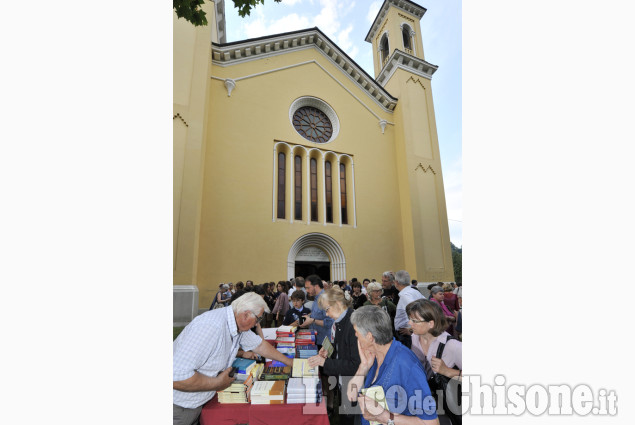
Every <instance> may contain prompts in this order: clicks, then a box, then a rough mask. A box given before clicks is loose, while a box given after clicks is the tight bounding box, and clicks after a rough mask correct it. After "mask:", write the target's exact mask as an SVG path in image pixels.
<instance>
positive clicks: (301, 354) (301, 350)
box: [295, 345, 318, 359]
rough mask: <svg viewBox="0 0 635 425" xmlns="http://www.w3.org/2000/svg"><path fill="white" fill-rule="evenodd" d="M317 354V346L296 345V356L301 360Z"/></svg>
mask: <svg viewBox="0 0 635 425" xmlns="http://www.w3.org/2000/svg"><path fill="white" fill-rule="evenodd" d="M317 353H318V350H317V345H296V347H295V356H296V357H297V358H299V359H308V358H309V357H312V356H315V355H317Z"/></svg>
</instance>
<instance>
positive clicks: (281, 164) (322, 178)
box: [274, 142, 354, 224]
mask: <svg viewBox="0 0 635 425" xmlns="http://www.w3.org/2000/svg"><path fill="white" fill-rule="evenodd" d="M275 155H276V156H275V170H276V173H275V177H274V178H275V180H276V181H275V182H274V183H275V184H274V187H275V194H274V199H275V202H274V205H275V212H274V217H275V218H277V219H284V220H289V221H306V222H320V223H324V224H326V223H333V224H351V223H350V217H349V216H352V215H353V214H354V212H353V213H352V214H351V211H350V209H349V204H351V202H354V200H353V201H351V200H350V199H349V197H350V196H351V195H350V194H349V193H348V192H349V186H350V182H349V181H350V179H351V178H352V173H353V170H352V165H353V162H352V158H351V157H350V156H349V155H342V154H336V153H334V152H331V151H322V150H320V149H315V148H314V149H311V150H310V151H308V150H306V149H305V148H304V147H302V146H299V145H298V146H293V145H289V144H286V143H282V142H279V143H278V144H276V148H275ZM353 196H354V194H353Z"/></svg>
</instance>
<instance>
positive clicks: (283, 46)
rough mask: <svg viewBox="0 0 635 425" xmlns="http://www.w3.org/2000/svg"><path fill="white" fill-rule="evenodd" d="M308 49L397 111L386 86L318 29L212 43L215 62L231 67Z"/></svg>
mask: <svg viewBox="0 0 635 425" xmlns="http://www.w3.org/2000/svg"><path fill="white" fill-rule="evenodd" d="M306 48H316V49H317V50H319V51H320V52H321V53H322V54H324V56H326V57H327V58H328V59H329V60H330V61H331V63H332V64H334V65H335V66H336V67H338V68H339V69H340V70H341V71H342V72H343V73H344V74H346V75H347V76H348V77H349V78H350V79H351V80H353V82H355V84H357V85H358V86H359V87H360V88H361V89H362V90H364V91H365V92H366V93H367V94H368V96H370V97H371V98H373V99H375V101H376V102H378V103H379V104H380V105H381V106H383V107H384V108H385V109H387V110H389V111H393V110H394V109H395V106H396V105H397V98H395V97H393V96H392V95H391V94H390V93H388V92H387V91H386V89H385V88H384V87H383V86H382V85H380V84H379V83H378V82H377V81H375V79H373V78H372V77H371V76H370V75H368V74H367V73H366V71H364V70H363V69H362V68H361V67H360V66H359V65H358V64H357V63H356V62H355V61H354V60H353V59H351V58H350V57H348V55H347V54H346V53H344V51H343V50H342V49H340V48H339V47H338V46H337V45H336V44H335V43H333V42H332V41H331V40H330V39H329V38H328V37H327V36H326V35H324V33H322V32H321V31H320V30H319V29H318V28H311V29H307V30H300V31H294V32H289V33H284V34H276V35H272V36H267V37H260V38H255V39H249V40H243V41H237V42H232V43H227V44H217V43H212V63H213V64H215V65H219V66H228V65H233V64H237V63H242V62H246V61H250V60H254V59H263V58H266V57H269V56H274V55H279V54H284V53H287V52H290V51H295V50H300V49H306Z"/></svg>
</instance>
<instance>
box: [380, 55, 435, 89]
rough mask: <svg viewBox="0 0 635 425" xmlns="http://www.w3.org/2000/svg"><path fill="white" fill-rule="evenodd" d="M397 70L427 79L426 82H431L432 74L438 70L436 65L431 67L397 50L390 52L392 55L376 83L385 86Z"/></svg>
mask: <svg viewBox="0 0 635 425" xmlns="http://www.w3.org/2000/svg"><path fill="white" fill-rule="evenodd" d="M399 68H401V69H403V70H404V71H407V72H412V73H413V74H416V75H418V76H420V77H423V78H427V79H428V80H431V79H432V74H434V73H435V72H436V70H437V69H439V67H438V66H437V65H432V64H431V63H429V62H426V61H424V60H423V59H419V58H418V57H415V56H412V55H409V54H408V53H405V52H402V51H401V50H399V49H395V50H394V51H393V52H392V55H390V57H389V58H388V62H386V65H384V68H383V69H382V70H381V72H380V73H379V75H378V76H377V82H378V83H379V84H381V85H382V86H385V85H386V83H387V82H388V80H390V77H392V75H393V74H394V73H395V71H396V70H397V69H399Z"/></svg>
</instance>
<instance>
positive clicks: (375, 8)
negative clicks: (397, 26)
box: [366, 0, 383, 24]
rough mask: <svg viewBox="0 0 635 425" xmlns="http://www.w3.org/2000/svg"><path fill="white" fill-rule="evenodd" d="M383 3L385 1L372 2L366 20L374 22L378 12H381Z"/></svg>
mask: <svg viewBox="0 0 635 425" xmlns="http://www.w3.org/2000/svg"><path fill="white" fill-rule="evenodd" d="M382 3H383V1H381V0H377V1H374V2H372V3H371V4H370V6H369V7H368V14H367V15H366V20H367V21H368V22H369V23H371V24H372V23H373V21H374V20H375V18H376V17H377V12H379V8H380V7H381V5H382Z"/></svg>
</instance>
